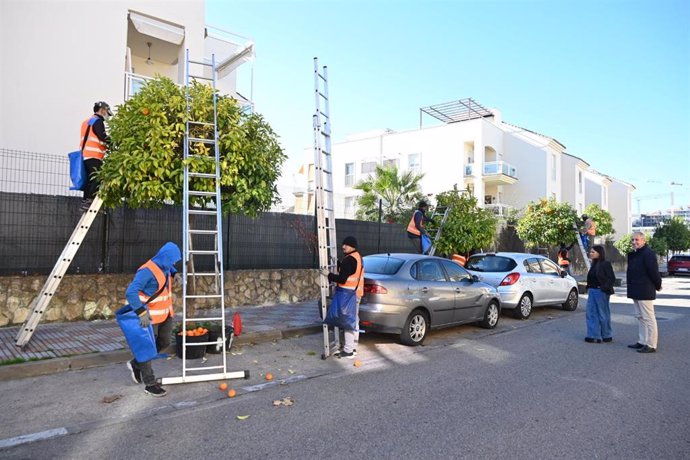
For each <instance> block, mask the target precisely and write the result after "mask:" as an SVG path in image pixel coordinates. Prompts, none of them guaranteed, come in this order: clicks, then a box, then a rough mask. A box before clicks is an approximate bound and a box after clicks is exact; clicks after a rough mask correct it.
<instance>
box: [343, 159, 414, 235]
mask: <svg viewBox="0 0 690 460" xmlns="http://www.w3.org/2000/svg"><path fill="white" fill-rule="evenodd" d="M423 177H424V174H415V173H414V172H413V171H406V172H404V173H402V174H399V172H398V168H397V166H387V167H383V166H376V171H375V173H374V175H373V176H371V177H369V178H367V179H365V180H363V181H361V182H360V183H358V184H357V185H355V186H354V187H353V188H355V189H357V190H362V191H363V192H364V193H363V194H362V195H361V196H360V197H359V198H357V213H356V217H357V219H359V220H371V221H376V220H377V219H378V208H379V200H381V207H382V214H383V218H384V220H385V221H387V222H399V223H406V222H407V219H409V215H410V212H411V210H412V209H414V208H415V206H416V205H417V202H418V201H419V200H421V199H422V198H423V197H424V195H422V191H421V189H420V187H419V182H420V181H421V180H422V178H423Z"/></svg>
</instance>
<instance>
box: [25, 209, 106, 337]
mask: <svg viewBox="0 0 690 460" xmlns="http://www.w3.org/2000/svg"><path fill="white" fill-rule="evenodd" d="M102 205H103V200H101V199H100V198H99V197H98V196H96V197H95V198H94V200H93V202H92V203H91V207H90V208H89V209H88V211H86V212H85V213H83V214H82V216H81V218H80V219H79V222H78V223H77V226H76V227H75V228H74V231H73V232H72V236H70V238H69V240H68V241H67V245H65V248H64V249H63V250H62V254H60V257H59V258H58V261H57V263H56V264H55V266H54V267H53V270H52V271H51V272H50V275H49V276H48V279H47V280H46V282H45V284H44V285H43V288H42V289H41V292H39V293H38V296H36V298H35V299H34V300H33V302H32V303H31V306H30V307H29V310H30V313H29V316H27V317H26V321H24V324H23V325H22V327H21V328H19V332H18V333H17V337H16V338H15V341H16V345H17V346H18V347H25V346H26V345H27V344H28V343H29V341H30V340H31V337H32V336H33V335H34V332H35V331H36V328H37V327H38V323H40V322H41V318H42V317H43V314H44V313H45V312H46V310H47V309H48V305H49V304H50V301H51V300H52V299H53V295H54V294H55V291H57V289H58V287H59V286H60V282H61V281H62V277H63V276H65V273H66V272H67V269H68V268H69V266H70V264H71V263H72V260H74V257H75V256H76V255H77V251H78V250H79V248H80V247H81V243H82V242H83V241H84V238H86V234H87V233H88V232H89V229H90V228H91V224H93V221H94V219H96V216H97V215H98V211H100V209H101V206H102Z"/></svg>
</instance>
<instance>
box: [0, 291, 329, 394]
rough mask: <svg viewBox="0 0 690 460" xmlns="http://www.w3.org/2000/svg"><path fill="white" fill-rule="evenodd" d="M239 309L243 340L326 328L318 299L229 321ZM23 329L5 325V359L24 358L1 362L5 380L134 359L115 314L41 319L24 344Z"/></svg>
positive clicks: (0, 346)
mask: <svg viewBox="0 0 690 460" xmlns="http://www.w3.org/2000/svg"><path fill="white" fill-rule="evenodd" d="M235 312H239V314H240V317H241V318H242V333H241V335H240V336H239V337H236V338H235V339H234V343H237V344H242V343H261V342H269V341H273V340H278V339H281V338H285V337H291V336H294V335H298V334H305V333H312V332H318V331H319V330H320V328H321V319H320V317H319V312H318V306H317V302H316V301H309V302H302V303H298V304H277V305H270V306H261V307H256V306H245V307H235V308H227V309H226V316H227V319H226V320H227V321H228V324H231V322H230V321H231V320H232V316H233V315H234V314H235ZM201 314H204V315H207V316H212V315H213V314H214V311H213V310H202V312H201ZM215 314H216V315H217V314H218V310H216V312H215ZM176 319H178V320H179V319H181V315H179V314H178V315H177V316H176ZM18 330H19V326H14V327H8V328H2V329H0V363H2V362H7V361H11V360H17V361H18V362H17V363H16V364H5V365H2V366H0V381H3V380H12V379H17V378H24V377H32V376H36V375H43V374H50V373H54V372H60V371H66V370H74V369H85V368H88V367H94V366H102V365H105V364H110V363H121V362H125V361H127V360H129V359H131V354H130V352H129V349H128V348H127V344H126V342H125V338H124V336H123V335H122V331H120V327H119V326H118V325H117V322H116V321H115V320H114V319H112V320H101V321H79V322H73V323H45V324H39V326H38V328H37V329H36V331H35V332H34V335H33V337H32V338H31V341H30V342H29V343H28V344H27V346H26V347H25V349H24V350H22V349H20V348H18V347H17V346H16V345H15V337H16V335H17V332H18ZM173 345H174V343H173ZM21 360H24V361H21ZM30 360H33V361H30ZM26 361H29V362H26Z"/></svg>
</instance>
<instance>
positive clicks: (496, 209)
mask: <svg viewBox="0 0 690 460" xmlns="http://www.w3.org/2000/svg"><path fill="white" fill-rule="evenodd" d="M484 207H485V208H486V209H490V210H491V211H492V212H493V213H494V214H495V215H497V216H501V217H505V216H507V215H508V211H510V210H511V209H513V207H512V206H509V205H507V204H501V203H493V204H487V205H484Z"/></svg>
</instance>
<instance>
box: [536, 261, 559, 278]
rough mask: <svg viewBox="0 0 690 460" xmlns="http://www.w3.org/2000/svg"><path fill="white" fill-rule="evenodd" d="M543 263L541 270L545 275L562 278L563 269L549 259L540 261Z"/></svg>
mask: <svg viewBox="0 0 690 460" xmlns="http://www.w3.org/2000/svg"><path fill="white" fill-rule="evenodd" d="M539 260H540V261H541V269H542V271H543V272H544V274H545V275H556V276H561V269H560V268H558V267H557V266H556V264H555V263H553V262H552V261H550V260H548V259H539Z"/></svg>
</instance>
